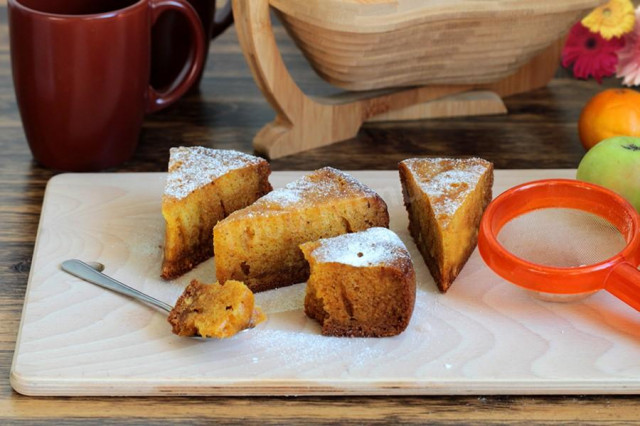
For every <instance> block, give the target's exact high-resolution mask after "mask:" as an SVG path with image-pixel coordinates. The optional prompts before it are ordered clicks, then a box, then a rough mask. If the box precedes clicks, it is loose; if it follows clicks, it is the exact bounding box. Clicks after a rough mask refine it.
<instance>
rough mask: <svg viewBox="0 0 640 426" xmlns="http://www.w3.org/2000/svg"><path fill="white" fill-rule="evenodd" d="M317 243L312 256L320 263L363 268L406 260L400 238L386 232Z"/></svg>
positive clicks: (369, 231) (370, 231)
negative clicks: (396, 260) (401, 258)
mask: <svg viewBox="0 0 640 426" xmlns="http://www.w3.org/2000/svg"><path fill="white" fill-rule="evenodd" d="M319 242H320V245H319V246H318V247H316V248H315V249H314V250H313V252H312V255H313V257H314V258H315V259H316V260H317V261H318V262H323V263H331V262H335V263H342V264H345V265H351V266H356V267H363V266H375V265H383V264H389V263H391V262H393V261H394V260H395V259H398V258H399V257H405V258H410V255H409V252H408V251H407V248H406V246H405V245H404V243H403V242H402V240H401V239H400V237H398V236H397V235H396V234H395V233H394V232H393V231H390V230H389V229H387V228H369V229H367V230H366V231H361V232H357V233H352V234H344V235H340V236H338V237H333V238H326V239H323V240H320V241H319Z"/></svg>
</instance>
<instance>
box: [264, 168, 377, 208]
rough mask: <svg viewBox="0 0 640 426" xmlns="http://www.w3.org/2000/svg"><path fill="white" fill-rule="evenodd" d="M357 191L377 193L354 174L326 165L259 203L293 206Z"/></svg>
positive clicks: (367, 194)
mask: <svg viewBox="0 0 640 426" xmlns="http://www.w3.org/2000/svg"><path fill="white" fill-rule="evenodd" d="M356 193H360V194H362V195H363V196H372V195H375V192H374V191H373V190H372V189H370V188H368V187H367V186H365V185H363V184H362V183H360V182H359V181H358V180H356V179H355V178H354V177H353V176H351V175H349V174H347V173H345V172H343V171H340V170H337V169H334V168H333V167H324V168H322V169H319V170H316V171H315V172H312V173H310V174H307V175H305V176H303V177H301V178H300V179H298V180H295V181H293V182H290V183H288V184H287V185H286V186H285V187H284V188H280V189H276V190H274V191H271V192H270V193H268V194H267V195H265V196H264V197H262V198H261V199H260V201H259V204H261V205H264V204H269V205H271V206H272V207H273V206H275V207H280V208H292V207H296V206H299V205H301V204H303V203H305V202H307V201H321V200H323V199H334V198H336V197H341V196H349V195H353V194H356Z"/></svg>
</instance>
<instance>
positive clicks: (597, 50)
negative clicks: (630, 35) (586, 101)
mask: <svg viewBox="0 0 640 426" xmlns="http://www.w3.org/2000/svg"><path fill="white" fill-rule="evenodd" d="M622 47H624V39H622V38H619V37H613V38H611V39H610V40H605V39H604V38H602V36H601V35H600V34H597V33H592V32H591V31H589V29H588V28H587V27H585V26H584V25H582V24H581V23H580V22H578V23H577V24H575V25H574V26H573V27H572V28H571V31H570V32H569V36H568V37H567V42H566V43H565V45H564V49H563V50H562V66H563V67H565V68H568V67H569V66H571V65H573V75H574V76H576V77H577V78H581V79H588V78H589V77H593V78H595V79H596V81H597V82H598V83H602V78H603V77H609V76H612V75H613V74H614V73H615V72H616V65H617V64H618V55H617V52H618V50H620V49H621V48H622Z"/></svg>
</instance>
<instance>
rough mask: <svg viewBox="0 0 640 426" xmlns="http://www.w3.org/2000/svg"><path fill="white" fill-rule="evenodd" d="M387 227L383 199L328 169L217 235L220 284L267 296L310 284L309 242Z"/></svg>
mask: <svg viewBox="0 0 640 426" xmlns="http://www.w3.org/2000/svg"><path fill="white" fill-rule="evenodd" d="M374 226H381V227H385V228H386V227H388V226H389V213H388V211H387V205H386V203H385V202H384V201H383V200H382V198H381V197H380V196H379V195H378V194H376V193H375V191H373V190H372V189H371V188H369V187H367V186H365V185H363V184H362V183H360V182H359V181H358V180H356V179H355V178H354V177H353V176H351V175H349V174H347V173H344V172H342V171H340V170H336V169H334V168H331V167H325V168H322V169H319V170H316V171H314V172H311V173H309V174H307V175H304V176H302V177H301V178H299V179H297V180H295V181H293V182H290V183H289V184H287V185H286V186H285V187H284V188H279V189H276V190H274V191H272V192H270V193H269V194H267V195H265V196H264V197H262V198H260V199H259V200H258V201H256V202H255V203H253V204H252V205H250V206H248V207H246V208H244V209H242V210H238V211H236V212H234V213H232V214H230V215H229V217H227V218H226V219H224V220H221V221H220V222H218V224H217V225H216V226H215V228H214V229H213V242H214V246H215V247H214V251H215V253H216V256H215V264H216V278H217V279H218V281H219V282H221V283H224V282H225V281H227V280H237V281H242V282H244V283H245V284H246V285H247V286H248V287H249V288H250V289H251V290H252V291H254V292H258V291H264V290H270V289H273V288H277V287H284V286H287V285H291V284H296V283H300V282H303V281H306V280H307V278H309V265H308V263H307V262H306V261H305V259H304V256H303V254H302V251H301V250H300V248H299V247H298V246H299V245H300V244H302V243H306V242H308V241H316V240H318V239H320V238H327V237H335V236H337V235H341V234H346V233H350V232H358V231H362V230H365V229H368V228H371V227H374Z"/></svg>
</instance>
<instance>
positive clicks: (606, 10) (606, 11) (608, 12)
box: [602, 7, 611, 18]
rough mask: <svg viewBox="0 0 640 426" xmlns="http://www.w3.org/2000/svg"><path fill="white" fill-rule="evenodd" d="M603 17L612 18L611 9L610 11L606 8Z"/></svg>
mask: <svg viewBox="0 0 640 426" xmlns="http://www.w3.org/2000/svg"><path fill="white" fill-rule="evenodd" d="M602 15H603V16H604V17H605V18H608V17H610V16H611V9H609V8H608V7H607V8H605V9H604V10H603V11H602Z"/></svg>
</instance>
